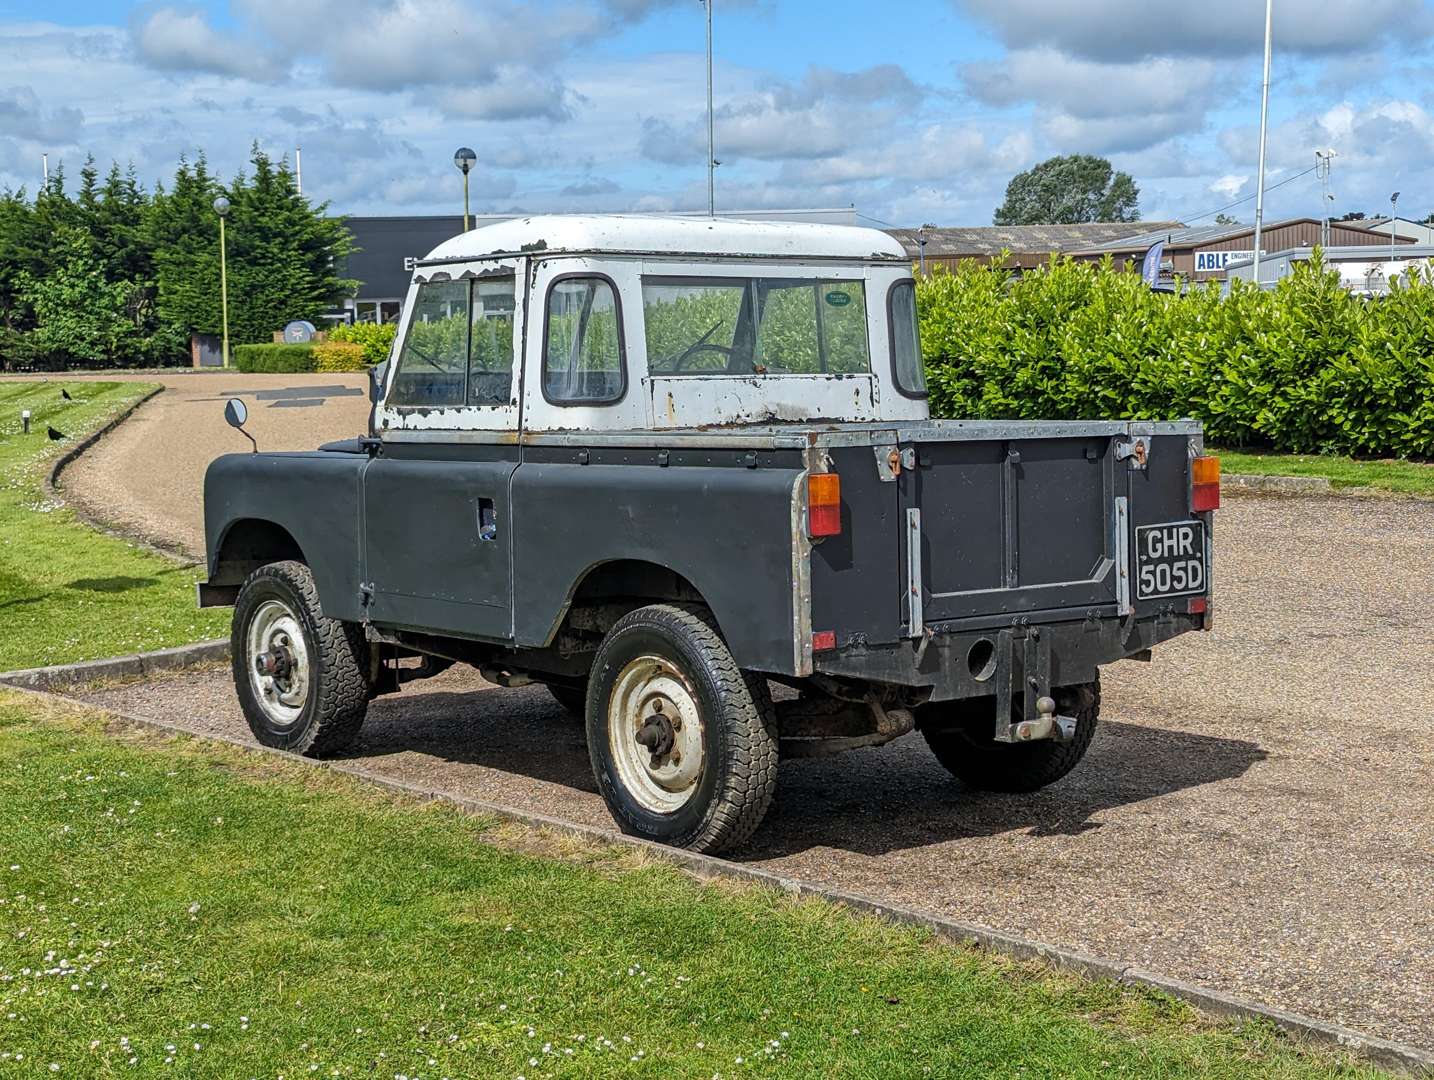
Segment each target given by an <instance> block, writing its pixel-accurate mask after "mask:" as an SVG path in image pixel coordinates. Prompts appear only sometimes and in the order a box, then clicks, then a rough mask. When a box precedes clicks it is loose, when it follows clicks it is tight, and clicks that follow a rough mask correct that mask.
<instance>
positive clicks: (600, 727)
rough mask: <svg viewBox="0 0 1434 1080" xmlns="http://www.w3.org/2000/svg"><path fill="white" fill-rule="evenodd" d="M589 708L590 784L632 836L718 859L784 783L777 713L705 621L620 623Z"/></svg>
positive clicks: (666, 616)
mask: <svg viewBox="0 0 1434 1080" xmlns="http://www.w3.org/2000/svg"><path fill="white" fill-rule="evenodd" d="M588 705H589V707H588V711H587V730H588V753H589V754H590V756H591V758H592V765H593V774H594V775H595V777H596V778H597V783H598V788H599V790H600V791H601V792H602V795H603V798H604V799H605V800H606V801H607V805H608V809H609V810H610V811H611V812H612V815H613V817H614V818H615V819H616V820H617V823H618V825H619V826H620V827H621V828H622V830H623V831H624V832H626V833H630V834H632V835H634V836H640V837H643V838H644V839H647V840H654V841H657V842H658V843H662V844H670V845H672V846H674V847H685V848H690V849H691V850H693V851H705V852H715V851H721V850H723V849H724V848H730V847H735V846H737V845H738V844H741V843H743V842H744V841H746V840H747V838H748V837H750V836H751V835H752V833H753V832H755V831H756V828H757V826H758V825H759V824H761V821H762V817H763V815H765V814H766V812H767V807H768V806H770V805H771V802H772V795H773V792H774V791H775V790H776V782H777V725H776V719H775V716H774V713H773V710H772V701H771V697H770V696H769V694H768V691H767V683H766V680H765V679H761V678H758V677H756V676H752V675H746V674H744V673H743V672H742V671H741V670H740V669H739V668H738V667H737V663H736V661H735V660H734V659H733V658H732V654H731V652H730V651H728V649H727V645H726V643H725V642H723V640H722V638H721V635H719V634H718V632H717V630H716V627H715V626H714V625H713V623H712V621H711V615H710V614H708V613H707V612H706V610H705V609H702V608H696V607H686V606H677V605H672V604H654V605H652V606H650V607H645V608H639V609H638V610H636V611H633V612H630V613H629V614H627V615H625V616H623V617H622V618H621V619H619V620H618V621H617V623H616V624H615V625H614V626H613V628H612V629H611V630H610V631H609V632H608V634H607V636H606V637H605V638H604V639H603V642H602V645H601V646H600V647H599V648H598V653H597V657H596V658H595V660H594V663H593V668H592V675H591V682H590V684H589V693H588Z"/></svg>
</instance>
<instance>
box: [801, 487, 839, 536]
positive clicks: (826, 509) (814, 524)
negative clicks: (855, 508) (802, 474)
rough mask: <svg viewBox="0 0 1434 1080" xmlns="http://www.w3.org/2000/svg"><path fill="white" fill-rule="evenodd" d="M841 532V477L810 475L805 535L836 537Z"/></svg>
mask: <svg viewBox="0 0 1434 1080" xmlns="http://www.w3.org/2000/svg"><path fill="white" fill-rule="evenodd" d="M840 532H841V477H840V476H838V475H837V474H836V473H812V474H811V475H809V476H808V477H807V535H808V536H813V537H815V536H836V535H837V534H838V533H840Z"/></svg>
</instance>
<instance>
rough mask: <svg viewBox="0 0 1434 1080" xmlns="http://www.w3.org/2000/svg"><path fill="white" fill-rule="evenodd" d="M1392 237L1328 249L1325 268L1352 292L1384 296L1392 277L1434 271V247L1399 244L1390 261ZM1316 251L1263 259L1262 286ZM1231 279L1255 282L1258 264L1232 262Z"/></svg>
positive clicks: (1269, 284) (1324, 254)
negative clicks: (1375, 241) (1371, 242)
mask: <svg viewBox="0 0 1434 1080" xmlns="http://www.w3.org/2000/svg"><path fill="white" fill-rule="evenodd" d="M1389 248H1390V244H1389V238H1388V237H1381V238H1380V243H1379V244H1378V245H1377V246H1375V247H1371V246H1369V245H1368V244H1360V245H1357V246H1354V247H1328V248H1325V249H1324V251H1323V252H1322V257H1323V259H1324V265H1325V267H1326V268H1327V269H1329V270H1335V271H1338V272H1339V276H1340V280H1341V282H1343V284H1344V287H1345V288H1347V289H1348V290H1349V291H1350V292H1352V293H1356V294H1358V295H1360V296H1382V295H1384V294H1385V293H1387V292H1388V291H1389V281H1390V278H1391V277H1399V276H1401V275H1403V274H1404V273H1406V272H1407V271H1409V270H1410V269H1413V268H1415V267H1418V268H1420V269H1421V270H1422V271H1423V272H1425V273H1430V272H1434V244H1414V243H1408V244H1399V245H1397V246H1396V248H1395V256H1394V258H1392V259H1391V258H1390V251H1389ZM1313 255H1314V252H1313V251H1312V250H1311V249H1310V248H1294V249H1292V250H1289V251H1276V252H1272V253H1270V254H1266V255H1262V256H1261V257H1260V284H1261V286H1262V287H1264V288H1271V287H1273V285H1274V284H1275V282H1277V281H1279V280H1280V279H1281V278H1285V277H1288V276H1289V275H1290V274H1292V273H1294V268H1295V265H1296V264H1298V263H1301V262H1308V261H1309V259H1310V258H1311V257H1313ZM1227 273H1228V275H1229V280H1231V281H1235V280H1240V281H1253V280H1254V279H1255V261H1254V259H1253V258H1249V257H1246V258H1242V259H1240V260H1239V261H1231V263H1230V265H1229V267H1228V268H1227Z"/></svg>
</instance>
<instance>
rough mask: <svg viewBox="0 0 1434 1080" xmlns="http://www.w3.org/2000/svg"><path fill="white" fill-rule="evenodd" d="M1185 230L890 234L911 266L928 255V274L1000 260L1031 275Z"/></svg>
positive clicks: (999, 228)
mask: <svg viewBox="0 0 1434 1080" xmlns="http://www.w3.org/2000/svg"><path fill="white" fill-rule="evenodd" d="M1184 227H1185V226H1184V225H1183V224H1181V223H1180V222H1178V221H1104V222H1091V223H1087V224H1083V225H985V226H973V227H969V228H950V229H947V228H937V227H934V226H933V227H925V228H920V229H887V230H886V231H887V232H888V233H890V234H891V235H892V236H893V237H895V238H896V239H897V240H898V241H899V242H900V243H901V246H902V247H904V248H905V249H906V254H907V255H909V256H910V257H911V261H912V262H918V263H919V262H920V261H921V259H922V254H923V251H924V254H925V261H926V269H927V272H928V273H929V272H930V271H932V270H935V269H936V268H937V267H945V268H946V269H948V270H953V269H955V268H956V265H957V264H958V263H962V262H967V261H975V262H978V263H981V264H982V265H986V264H989V263H992V262H995V261H996V260H997V258H1001V257H1003V258H1004V261H1003V262H1002V264H1001V265H1003V266H1005V267H1007V268H1008V269H1011V270H1018V271H1019V270H1030V269H1033V268H1034V267H1037V266H1043V265H1045V263H1047V262H1049V261H1050V257H1051V255H1052V254H1053V253H1054V252H1066V251H1076V250H1082V249H1086V248H1091V247H1094V246H1096V245H1099V244H1106V243H1110V242H1113V241H1118V240H1121V239H1123V238H1125V237H1127V236H1130V235H1132V234H1134V233H1142V234H1143V233H1149V232H1160V233H1162V234H1163V233H1165V232H1167V231H1170V230H1173V229H1183V228H1184ZM1003 253H1004V255H1003ZM1142 254H1144V252H1142Z"/></svg>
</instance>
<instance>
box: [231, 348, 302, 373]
mask: <svg viewBox="0 0 1434 1080" xmlns="http://www.w3.org/2000/svg"><path fill="white" fill-rule="evenodd" d="M234 366H235V367H236V368H238V369H239V370H240V371H245V372H253V373H267V374H288V373H292V372H297V371H313V370H314V346H312V345H287V344H284V345H236V346H234Z"/></svg>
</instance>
